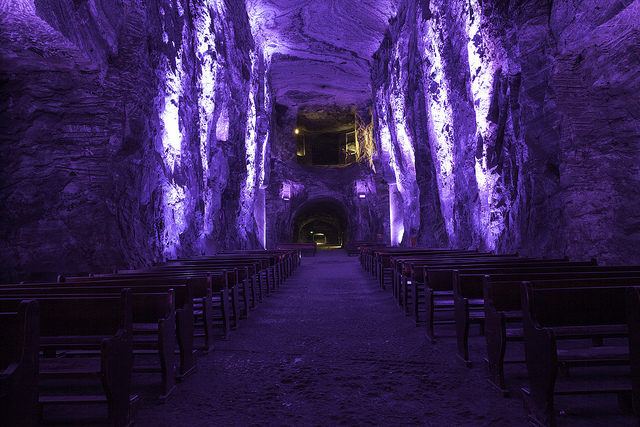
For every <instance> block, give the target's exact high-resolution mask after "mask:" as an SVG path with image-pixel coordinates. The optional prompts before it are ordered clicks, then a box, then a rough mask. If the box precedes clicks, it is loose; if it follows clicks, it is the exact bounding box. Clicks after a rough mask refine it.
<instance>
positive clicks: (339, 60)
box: [247, 0, 396, 108]
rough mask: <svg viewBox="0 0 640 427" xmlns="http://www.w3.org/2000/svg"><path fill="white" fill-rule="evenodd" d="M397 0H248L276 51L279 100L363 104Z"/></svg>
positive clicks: (299, 104)
mask: <svg viewBox="0 0 640 427" xmlns="http://www.w3.org/2000/svg"><path fill="white" fill-rule="evenodd" d="M395 3H396V1H394V0H248V1H247V9H248V13H249V16H250V18H251V21H252V26H253V28H254V31H258V32H259V34H260V35H261V37H262V38H263V39H264V46H265V51H266V53H267V54H269V55H271V72H272V74H271V78H272V90H273V94H274V96H275V99H276V102H278V103H280V104H283V105H286V106H289V107H298V108H300V107H308V106H318V105H322V106H329V105H339V106H347V105H357V106H366V105H367V104H368V103H369V102H370V99H371V86H370V72H371V71H370V70H371V62H372V56H373V54H374V53H375V52H376V50H378V48H379V47H380V43H381V42H382V39H383V37H384V33H385V31H386V28H387V25H388V21H389V19H390V18H391V17H392V16H393V15H394V14H395V5H394V4H395Z"/></svg>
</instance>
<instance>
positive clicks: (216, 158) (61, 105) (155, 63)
mask: <svg viewBox="0 0 640 427" xmlns="http://www.w3.org/2000/svg"><path fill="white" fill-rule="evenodd" d="M0 11H1V15H0V114H1V116H2V120H0V136H1V144H2V150H0V151H1V154H0V182H2V186H1V188H0V201H1V202H0V217H1V218H2V225H1V226H0V259H1V260H2V265H1V266H0V270H1V271H2V279H13V280H15V279H18V278H26V276H27V275H28V273H33V272H37V271H53V272H56V271H58V272H82V271H85V272H86V271H104V270H110V269H111V268H113V267H115V266H117V267H121V266H140V265H142V264H145V263H148V262H150V261H153V260H157V259H159V258H161V257H164V256H175V255H191V254H199V253H200V252H201V251H204V250H209V251H211V250H215V249H216V248H219V247H225V248H230V247H245V246H255V245H256V244H257V241H258V237H257V233H258V230H257V227H256V225H255V221H254V219H253V210H254V205H253V204H254V199H253V191H255V188H257V187H258V186H259V184H260V181H261V180H263V176H264V174H263V167H262V165H263V163H264V160H265V155H263V153H264V152H268V151H264V150H262V148H263V145H264V144H265V139H266V137H265V135H266V134H267V132H268V128H269V118H270V111H269V109H270V103H269V102H266V101H265V99H267V100H269V99H270V94H269V90H268V80H267V79H266V77H265V76H266V74H267V64H266V62H265V61H264V60H263V59H262V53H261V51H260V47H259V46H256V45H255V43H254V39H253V36H252V34H251V31H250V25H249V20H248V16H247V14H246V11H245V8H244V4H243V3H241V2H235V1H229V2H225V1H217V2H204V1H200V0H197V1H196V0H194V1H186V0H185V1H178V2H175V1H168V0H155V1H152V2H141V1H136V0H125V1H111V0H104V1H100V2H77V1H71V0H37V1H36V2H35V3H34V2H33V1H29V0H20V1H18V0H12V1H9V0H3V1H2V2H0ZM221 117H222V119H221Z"/></svg>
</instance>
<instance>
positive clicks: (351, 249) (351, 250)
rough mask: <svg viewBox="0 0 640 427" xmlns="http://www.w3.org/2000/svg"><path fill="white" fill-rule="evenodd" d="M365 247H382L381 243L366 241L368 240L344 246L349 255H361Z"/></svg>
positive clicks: (356, 241)
mask: <svg viewBox="0 0 640 427" xmlns="http://www.w3.org/2000/svg"><path fill="white" fill-rule="evenodd" d="M365 246H371V247H375V246H380V242H373V241H366V240H355V241H352V242H348V243H347V244H345V245H344V249H345V250H346V251H347V255H349V256H352V255H354V256H355V255H359V254H360V250H361V249H362V248H363V247H365Z"/></svg>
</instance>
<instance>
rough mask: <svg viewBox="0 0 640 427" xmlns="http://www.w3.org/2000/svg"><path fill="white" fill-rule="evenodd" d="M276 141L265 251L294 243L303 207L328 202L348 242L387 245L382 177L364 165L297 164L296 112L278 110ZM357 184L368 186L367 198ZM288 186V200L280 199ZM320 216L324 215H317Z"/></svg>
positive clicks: (385, 206) (386, 212) (386, 202)
mask: <svg viewBox="0 0 640 427" xmlns="http://www.w3.org/2000/svg"><path fill="white" fill-rule="evenodd" d="M274 110H275V111H276V112H277V113H276V118H275V120H274V139H273V144H272V146H271V147H272V154H271V156H272V159H273V160H272V163H271V173H270V182H269V187H268V188H267V212H268V213H269V215H268V221H267V234H268V238H267V246H269V247H273V246H275V245H276V244H278V243H282V242H290V241H295V240H296V237H297V236H295V235H294V230H293V225H294V223H295V222H296V217H297V215H298V213H299V212H300V211H301V210H303V209H304V207H305V204H307V203H308V202H314V201H317V200H326V201H328V202H329V203H331V204H332V205H334V206H337V209H338V210H341V211H342V212H343V216H344V217H345V218H346V223H347V224H346V226H345V230H344V231H345V233H344V234H345V236H344V237H345V241H350V240H376V239H377V238H378V234H381V237H380V239H381V240H386V241H388V230H389V225H388V222H387V221H388V217H389V213H388V206H389V205H388V201H387V200H385V197H386V194H385V193H386V188H385V189H384V191H382V192H381V191H379V190H380V188H378V187H379V184H380V179H381V177H380V176H377V175H376V174H375V173H374V171H373V170H372V169H371V168H370V167H369V166H368V165H366V164H363V163H354V164H351V165H349V166H346V167H322V166H305V165H301V164H299V163H298V162H297V160H296V139H295V134H294V129H295V126H296V120H297V115H298V110H297V108H287V107H286V106H283V105H279V106H278V107H276V108H275V109H274ZM357 181H361V182H363V183H364V184H365V191H366V192H367V194H366V198H364V199H360V198H359V197H358V194H357V192H356V185H357ZM283 185H287V186H288V187H289V188H290V189H291V191H290V196H291V197H290V199H289V200H284V199H283V197H282V187H283ZM319 213H321V212H319Z"/></svg>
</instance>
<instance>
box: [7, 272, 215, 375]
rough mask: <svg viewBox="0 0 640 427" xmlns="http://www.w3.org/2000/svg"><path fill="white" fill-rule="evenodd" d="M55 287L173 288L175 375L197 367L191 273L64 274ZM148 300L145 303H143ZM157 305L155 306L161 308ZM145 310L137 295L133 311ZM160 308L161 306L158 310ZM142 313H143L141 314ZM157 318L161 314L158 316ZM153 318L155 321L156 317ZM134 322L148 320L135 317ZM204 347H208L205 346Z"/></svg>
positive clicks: (106, 289)
mask: <svg viewBox="0 0 640 427" xmlns="http://www.w3.org/2000/svg"><path fill="white" fill-rule="evenodd" d="M61 280H64V282H60V283H59V284H58V287H64V286H72V287H74V289H75V290H76V292H80V293H86V292H98V293H100V292H109V291H111V292H115V291H116V290H117V289H118V288H121V289H123V288H131V289H132V290H133V293H134V295H137V294H140V293H167V292H169V291H172V295H173V302H172V305H174V306H175V315H174V316H172V317H175V320H174V321H173V322H172V323H173V324H174V335H175V342H176V343H177V345H178V349H179V352H180V369H179V374H178V375H177V378H178V379H182V378H184V377H185V376H187V375H189V374H190V373H192V372H193V371H194V370H195V368H196V363H195V356H194V352H195V348H194V342H193V341H194V336H195V331H194V310H193V298H194V286H195V282H196V281H197V280H198V279H197V278H190V277H173V278H172V277H167V276H162V277H155V276H152V277H149V276H121V275H113V276H108V277H107V276H102V277H63V278H61ZM0 293H2V288H1V287H0ZM157 302H158V304H159V306H160V307H165V309H166V304H165V302H164V301H162V299H160V300H158V301H157ZM146 304H148V303H146ZM160 307H158V308H160ZM144 310H148V311H150V312H153V311H154V310H155V311H157V309H154V308H153V307H145V302H144V301H142V300H141V299H140V298H137V297H136V298H135V299H134V311H135V312H136V313H138V312H140V313H142V312H143V311H144ZM162 310H163V309H162V308H160V311H162ZM140 316H142V314H140ZM158 319H160V317H159V318H158ZM158 319H156V321H157V320H158ZM136 322H137V323H148V322H143V321H142V320H140V322H138V321H136ZM205 350H207V349H206V348H205Z"/></svg>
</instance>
